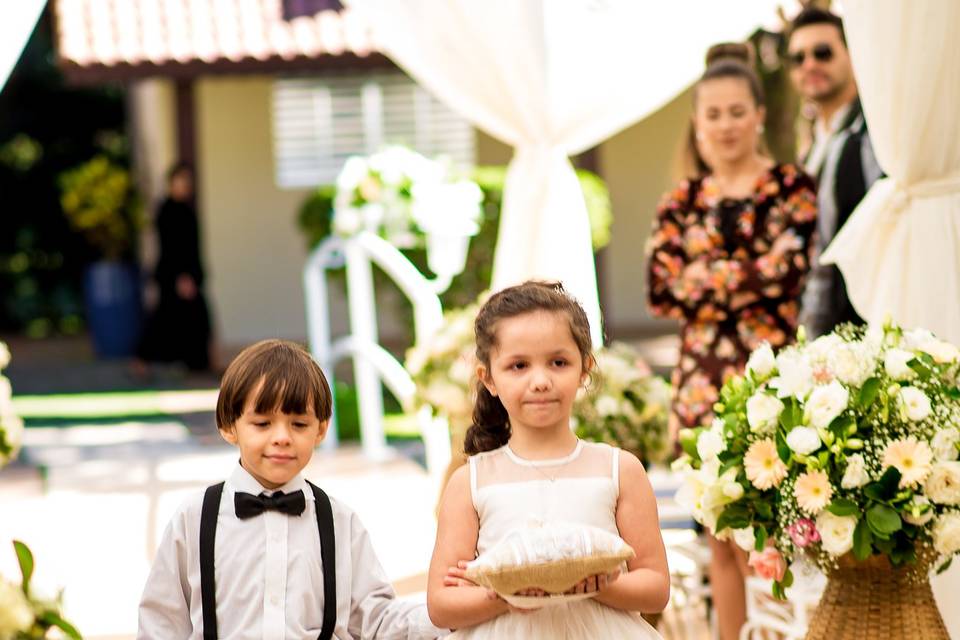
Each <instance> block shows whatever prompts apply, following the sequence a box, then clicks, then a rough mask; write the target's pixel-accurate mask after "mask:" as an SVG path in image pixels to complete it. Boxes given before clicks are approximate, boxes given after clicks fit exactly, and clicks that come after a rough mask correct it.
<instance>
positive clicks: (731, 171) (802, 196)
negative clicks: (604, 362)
mask: <svg viewBox="0 0 960 640" xmlns="http://www.w3.org/2000/svg"><path fill="white" fill-rule="evenodd" d="M731 47H732V48H733V50H732V51H731ZM712 51H713V50H712ZM714 53H717V52H714ZM719 54H720V58H719V59H716V60H715V59H714V56H711V54H708V57H707V63H708V66H707V70H706V71H705V72H704V74H703V76H702V77H701V79H700V81H699V82H698V84H697V86H696V88H695V91H694V117H693V125H694V130H695V132H696V134H695V141H694V147H695V148H694V149H693V150H694V151H695V152H696V153H697V154H699V157H698V158H697V160H698V161H699V162H698V165H699V166H701V167H702V168H703V171H702V172H701V174H700V175H699V176H697V177H695V178H692V179H690V180H684V181H682V182H681V183H680V184H679V185H677V187H676V188H675V189H673V190H672V191H670V192H668V193H667V194H666V195H665V196H664V197H663V199H662V201H661V203H660V206H659V209H658V211H657V219H656V223H655V228H654V230H653V234H652V237H651V239H650V245H649V247H648V259H649V302H650V307H651V309H652V311H653V313H654V314H655V315H659V316H666V317H671V318H676V319H678V320H679V321H680V326H681V348H680V362H679V364H678V366H677V367H676V369H675V370H674V372H673V388H674V402H673V412H672V416H671V421H672V424H671V427H672V431H673V432H674V433H676V431H677V430H679V429H680V428H687V427H697V426H708V425H710V423H711V422H712V420H713V405H714V403H715V402H716V401H717V399H718V398H719V390H720V387H721V386H722V385H723V383H724V382H725V381H726V379H727V378H728V377H730V376H731V375H734V374H737V373H740V372H742V371H743V368H744V366H745V364H746V360H747V357H748V356H749V354H750V352H751V351H752V350H753V349H754V348H756V347H757V346H759V345H760V344H761V343H763V342H764V341H766V342H768V343H770V345H771V346H772V347H774V348H775V349H776V348H777V347H781V346H783V345H785V344H787V343H788V342H790V341H792V340H793V338H794V336H795V334H796V329H797V316H798V311H799V309H798V301H799V299H800V293H801V290H802V287H803V284H804V279H805V276H806V274H807V272H808V270H809V268H810V252H811V249H812V246H813V243H812V235H813V232H814V228H815V220H816V213H817V209H816V193H815V191H814V185H813V182H812V180H811V179H810V178H809V177H808V176H807V175H806V174H804V173H803V172H802V171H800V170H799V169H798V168H797V167H795V166H794V165H790V164H775V163H774V162H773V161H772V160H770V159H769V158H768V157H766V156H765V155H763V154H762V153H761V152H760V151H759V149H760V134H761V133H762V131H763V120H764V115H765V113H764V108H763V95H762V92H761V89H760V83H759V81H758V80H757V76H756V74H755V73H754V71H753V70H752V69H751V67H750V66H748V63H747V60H748V57H747V55H746V48H745V45H737V46H733V45H723V48H722V49H720V50H719ZM712 542H713V544H712V545H711V546H712V550H713V552H714V553H713V562H712V564H711V583H712V585H713V596H714V602H715V604H716V606H717V612H718V618H719V623H720V637H721V639H722V640H727V638H735V637H736V636H737V633H738V631H739V628H740V626H742V624H743V622H744V620H745V617H746V611H745V601H744V595H743V594H744V586H743V584H744V583H743V578H744V573H745V559H744V558H743V557H742V554H738V553H736V552H735V551H734V550H733V549H732V548H731V546H730V544H731V543H720V542H718V541H716V540H712Z"/></svg>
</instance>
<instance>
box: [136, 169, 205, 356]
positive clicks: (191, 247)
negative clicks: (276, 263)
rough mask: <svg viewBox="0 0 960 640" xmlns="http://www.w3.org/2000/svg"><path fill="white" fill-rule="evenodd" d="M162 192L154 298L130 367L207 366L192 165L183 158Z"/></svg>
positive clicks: (172, 170)
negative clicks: (161, 364) (156, 297)
mask: <svg viewBox="0 0 960 640" xmlns="http://www.w3.org/2000/svg"><path fill="white" fill-rule="evenodd" d="M168 189H169V191H168V195H167V197H166V198H165V199H164V201H163V202H162V203H161V205H160V208H159V210H158V212H157V218H156V227H157V235H158V238H159V245H160V258H159V260H158V261H157V267H156V271H155V273H154V279H155V280H156V282H157V285H158V288H159V292H160V297H159V302H158V304H157V306H156V308H155V309H154V311H153V313H152V314H151V315H150V316H149V318H148V320H147V323H146V326H145V329H144V334H143V337H142V339H141V342H140V346H139V348H138V350H137V356H138V360H137V361H136V362H135V363H134V370H135V372H139V373H146V370H147V369H146V363H148V362H180V363H183V364H185V365H186V366H187V367H188V368H189V369H191V370H195V371H205V370H208V369H209V368H210V316H209V312H208V310H207V302H206V300H205V298H204V295H203V266H202V264H201V259H200V233H199V222H198V219H197V212H196V209H195V208H194V206H193V193H194V192H193V169H192V168H191V167H190V166H189V165H187V164H184V163H180V164H177V165H176V166H174V167H173V168H172V169H171V170H170V173H169V174H168Z"/></svg>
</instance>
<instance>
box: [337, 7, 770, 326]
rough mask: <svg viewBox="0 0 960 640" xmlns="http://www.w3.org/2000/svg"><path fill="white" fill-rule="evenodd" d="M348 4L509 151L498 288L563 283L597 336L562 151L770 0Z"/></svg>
mask: <svg viewBox="0 0 960 640" xmlns="http://www.w3.org/2000/svg"><path fill="white" fill-rule="evenodd" d="M348 4H349V5H350V6H351V8H352V9H354V10H357V11H359V12H360V13H362V14H363V15H364V16H365V18H366V19H367V20H368V21H369V22H370V24H371V25H372V27H373V30H374V38H375V41H376V43H377V45H378V46H379V47H380V48H382V49H383V50H384V51H385V52H386V53H387V54H388V55H389V56H390V57H391V58H392V59H393V60H394V61H395V62H396V63H397V64H398V65H400V66H401V67H403V68H404V69H405V70H406V71H407V72H408V73H409V74H410V75H411V76H412V77H414V78H415V79H416V80H417V81H418V82H420V83H421V84H423V85H424V86H425V87H427V88H428V89H429V90H430V91H432V92H433V93H434V94H435V95H436V96H437V97H438V98H440V99H441V100H443V101H444V102H446V103H447V104H449V105H450V106H451V107H452V108H454V109H455V110H457V111H459V112H460V113H461V114H463V115H464V116H465V117H466V118H468V119H469V120H470V121H471V122H472V123H474V124H475V125H476V126H477V127H479V128H481V129H483V130H484V131H486V132H488V133H490V134H491V135H493V136H495V137H497V138H499V139H500V140H502V141H504V142H506V143H508V144H510V145H512V146H513V147H514V148H515V155H514V157H513V160H512V161H511V163H510V166H509V170H508V173H507V182H506V185H505V190H504V198H503V210H502V213H501V221H500V233H499V239H498V244H497V249H496V254H495V259H494V276H493V287H494V289H499V288H502V287H504V286H508V285H510V284H514V283H517V282H519V281H522V280H524V279H526V278H530V277H541V278H549V279H557V280H561V281H563V282H564V284H565V286H566V287H567V289H568V290H569V291H571V292H572V293H573V294H574V295H575V296H576V297H577V298H578V299H579V300H580V301H581V303H583V305H584V308H585V309H586V310H587V313H588V314H589V316H590V320H591V323H592V325H593V329H594V340H595V342H599V337H600V335H601V327H600V322H599V318H600V311H599V302H598V296H597V283H596V273H595V270H594V263H593V251H592V248H591V245H590V227H589V223H588V219H587V214H586V206H585V204H584V201H583V194H582V193H581V191H580V186H579V183H578V181H577V179H576V175H575V174H574V171H573V168H572V166H571V164H570V162H569V160H568V157H569V156H570V155H573V154H577V153H580V152H582V151H584V150H586V149H588V148H590V147H592V146H594V145H596V144H598V143H599V142H601V141H602V140H604V139H605V138H607V137H608V136H610V135H612V134H613V133H615V132H617V131H618V130H620V129H623V128H624V127H626V126H628V125H630V124H632V123H633V122H636V121H637V120H639V119H641V118H643V117H644V116H646V115H648V114H649V113H651V112H653V111H654V110H656V109H657V108H659V107H660V106H661V105H663V104H665V103H666V102H668V101H669V100H670V99H671V98H673V97H674V96H676V95H677V94H678V93H679V92H680V91H682V90H683V89H684V88H685V87H687V86H689V84H690V83H691V82H692V81H693V80H694V79H695V78H696V77H697V76H698V75H699V73H701V72H702V71H703V55H704V52H705V51H706V49H707V47H708V46H709V45H710V44H713V43H715V42H717V41H721V40H735V39H736V40H739V39H742V38H744V37H746V36H747V35H749V33H750V30H751V28H754V27H755V26H756V25H758V24H759V23H760V22H762V21H764V20H766V19H769V17H770V16H772V15H773V14H774V10H775V7H776V5H777V4H778V1H777V0H741V1H739V2H738V3H737V4H736V7H735V8H731V7H733V5H731V4H729V3H722V2H702V1H698V0H674V1H673V2H658V3H655V6H654V5H651V4H650V3H646V2H636V1H635V0H582V1H579V2H567V1H563V2H555V1H552V0H403V2H397V1H396V0H350V1H349V2H348ZM640 250H641V249H640V247H638V248H637V251H638V256H639V255H640ZM638 260H639V257H638ZM638 265H639V263H638ZM638 268H639V266H638Z"/></svg>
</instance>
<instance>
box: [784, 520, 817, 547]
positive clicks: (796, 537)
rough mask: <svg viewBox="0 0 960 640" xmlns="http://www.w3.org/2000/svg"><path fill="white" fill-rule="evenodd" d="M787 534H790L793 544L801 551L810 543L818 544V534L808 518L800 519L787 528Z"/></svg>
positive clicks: (815, 526)
mask: <svg viewBox="0 0 960 640" xmlns="http://www.w3.org/2000/svg"><path fill="white" fill-rule="evenodd" d="M787 533H789V534H790V539H791V540H793V544H795V545H797V546H798V547H800V548H801V549H802V548H804V547H806V546H807V545H809V544H811V543H814V542H820V532H819V531H817V525H815V524H814V523H813V520H811V519H810V518H800V519H799V520H797V521H796V522H794V523H793V524H792V525H790V526H789V527H787Z"/></svg>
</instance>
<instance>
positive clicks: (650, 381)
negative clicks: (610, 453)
mask: <svg viewBox="0 0 960 640" xmlns="http://www.w3.org/2000/svg"><path fill="white" fill-rule="evenodd" d="M596 358H597V375H596V378H595V380H594V382H593V383H592V384H591V385H590V386H589V387H588V388H587V389H583V390H581V392H580V394H578V396H577V400H576V402H575V403H574V406H573V417H574V422H575V424H576V430H577V435H579V436H580V437H581V438H585V439H587V440H594V441H597V442H606V443H608V444H612V445H614V446H617V447H620V448H622V449H625V450H627V451H629V452H631V453H633V454H634V455H636V456H637V457H638V458H640V460H642V461H643V462H644V463H650V462H661V461H663V460H664V459H666V458H667V457H668V454H669V453H670V446H669V444H670V442H669V441H670V436H669V431H668V427H667V424H668V417H669V412H670V385H669V384H667V382H665V381H664V380H663V379H661V378H659V377H657V376H654V375H653V374H652V373H651V371H650V368H649V367H648V366H647V364H646V363H645V362H644V361H643V359H642V358H641V357H640V355H639V354H638V353H637V352H636V350H635V349H634V348H633V347H631V346H630V345H628V344H624V343H619V342H614V343H612V344H611V345H610V346H608V347H605V348H603V349H599V350H598V351H597V354H596Z"/></svg>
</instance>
